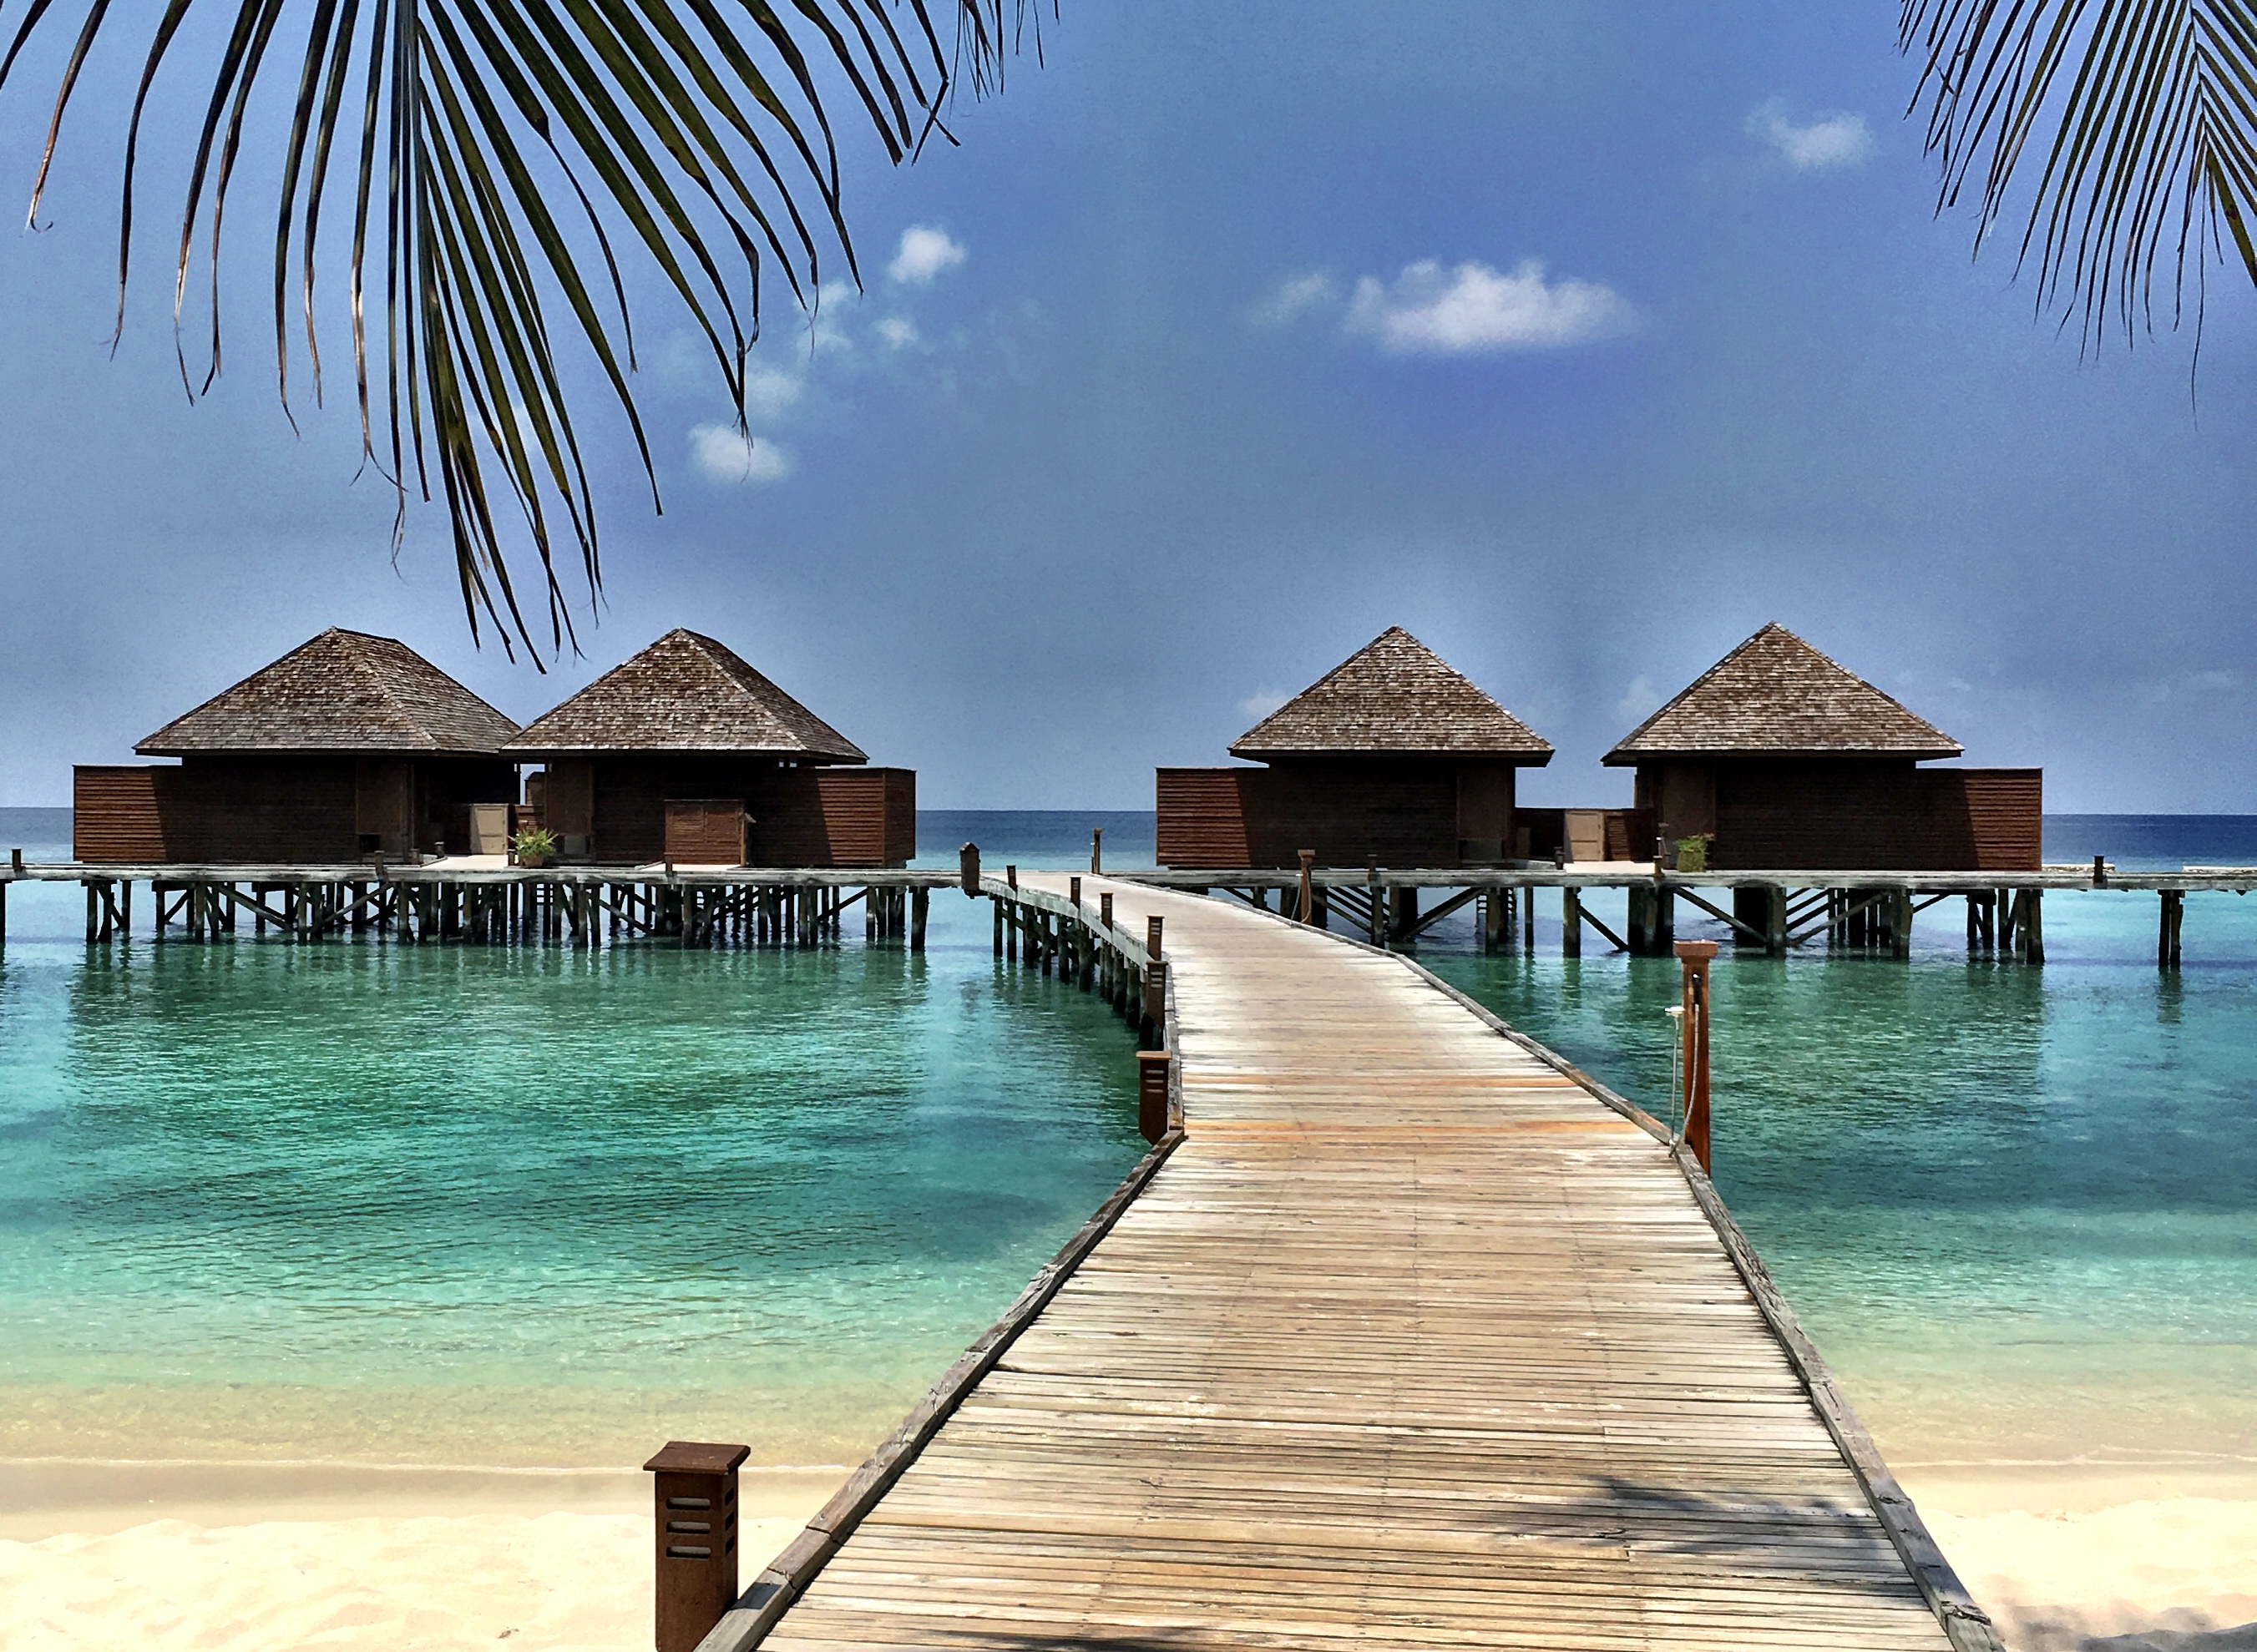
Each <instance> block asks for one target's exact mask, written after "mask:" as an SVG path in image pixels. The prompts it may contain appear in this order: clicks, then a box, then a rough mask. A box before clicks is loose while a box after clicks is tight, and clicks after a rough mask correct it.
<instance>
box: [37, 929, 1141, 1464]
mask: <svg viewBox="0 0 2257 1652" xmlns="http://www.w3.org/2000/svg"><path fill="white" fill-rule="evenodd" d="M41 893H44V894H46V895H47V897H48V899H47V901H46V907H54V908H55V911H54V912H53V913H52V914H49V913H46V907H43V906H42V905H41V904H40V903H39V901H38V900H35V899H25V898H24V897H23V895H21V894H19V897H18V902H17V904H16V907H15V909H14V910H12V911H11V914H10V915H11V920H13V921H12V922H11V942H10V945H9V947H8V950H7V954H6V957H5V960H4V962H0V1140H4V1141H5V1143H6V1147H5V1152H6V1155H7V1161H8V1164H9V1175H8V1176H7V1178H6V1182H5V1184H4V1187H0V1320H4V1324H5V1331H6V1334H5V1335H4V1336H0V1416H4V1417H5V1419H6V1421H5V1423H4V1427H5V1429H6V1431H7V1437H6V1438H5V1440H4V1441H0V1455H5V1456H9V1457H16V1458H24V1457H40V1456H67V1457H96V1458H175V1457H177V1458H207V1459H230V1460H287V1459H296V1458H355V1459H361V1460H370V1461H383V1462H414V1463H448V1462H479V1463H501V1464H548V1465H569V1464H581V1463H586V1464H607V1463H622V1462H630V1461H640V1458H641V1457H642V1456H644V1455H647V1452H648V1451H649V1450H650V1449H651V1447H652V1446H653V1444H655V1443H656V1442H657V1441H660V1440H662V1439H665V1438H667V1437H669V1436H679V1437H699V1436H701V1435H702V1436H704V1437H712V1438H725V1439H745V1440H747V1441H751V1442H753V1443H754V1448H755V1451H756V1456H755V1458H754V1460H755V1461H756V1462H768V1463H795V1462H796V1463H821V1462H840V1461H848V1460H853V1458H856V1457H859V1456H860V1454H861V1453H862V1452H863V1451H867V1449H868V1447H869V1446H870V1445H871V1444H874V1442H875V1441H876V1440H877V1439H878V1438H880V1437H882V1436H883V1435H884V1434H885V1433H886V1432H887V1431H888V1430H889V1429H890V1428H891V1427H892V1425H893V1423H895V1421H896V1420H898V1418H899V1416H900V1415H901V1414H902V1412H903V1411H904V1410H906V1409H907V1408H908V1407H909V1404H910V1403H911V1401H913V1400H914V1399H915V1397H916V1395H917V1394H919V1393H921V1392H923V1389H924V1387H926V1386H927V1385H928V1384H930V1382H931V1381H932V1380H933V1379H934V1378H935V1377H936V1376H937V1375H938V1374H939V1373H940V1372H941V1371H942V1370H943V1369H945V1367H946V1366H947V1365H948V1363H949V1362H950V1361H951V1360H952V1359H954V1357H955V1356H956V1355H957V1354H958V1353H959V1352H961V1351H962V1350H963V1348H964V1347H965V1345H966V1344H967V1343H969V1342H970V1341H971V1340H972V1339H973V1337H975V1336H976V1335H977V1334H978V1333H979V1332H980V1330H981V1329H983V1328H984V1327H985V1326H986V1325H987V1324H988V1322H989V1321H990V1320H992V1319H993V1318H994V1315H995V1314H996V1313H997V1312H998V1311H1000V1310H1001V1308H1002V1307H1003V1306H1004V1305H1005V1304H1006V1303H1008V1302H1009V1301H1010V1300H1011V1298H1012V1297H1013V1296H1014V1295H1016V1294H1017V1292H1018V1290H1019V1289H1020V1288H1021V1287H1022V1285H1023V1284H1024V1283H1025V1281H1026V1280H1027V1278H1028V1276H1029V1274H1032V1272H1033V1271H1034V1269H1035V1268H1036V1267H1038V1266H1039V1265H1040V1264H1041V1262H1042V1261H1044V1260H1046V1259H1047V1258H1048V1257H1049V1255H1050V1254H1051V1252H1053V1251H1054V1250H1055V1249H1056V1248H1057V1246H1058V1245H1059V1244H1060V1243H1061V1242H1062V1241H1063V1240H1064V1239H1065V1237H1066V1236H1067V1235H1068V1234H1070V1233H1071V1232H1072V1231H1073V1230H1074V1229H1075V1228H1076V1227H1077V1226H1079V1225H1080V1223H1081V1221H1082V1220H1083V1219H1084V1218H1085V1217H1086V1215H1087V1214H1088V1212H1089V1211H1090V1210H1091V1209H1093V1207H1094V1206H1095V1205H1096V1204H1098V1203H1099V1202H1100V1200H1101V1199H1102V1198H1103V1197H1104V1196H1105V1195H1106V1193H1107V1192H1108V1191H1109V1190H1111V1189H1112V1188H1113V1187H1114V1184H1115V1183H1117V1182H1118V1181H1119V1179H1120V1177H1121V1175H1122V1174H1123V1173H1124V1172H1125V1170H1126V1169H1127V1168H1128V1166H1129V1165H1130V1164H1131V1163H1133V1162H1134V1161H1135V1160H1136V1156H1137V1154H1139V1153H1140V1152H1141V1151H1142V1150H1143V1142H1142V1140H1140V1139H1139V1138H1138V1136H1137V1135H1136V1109H1135V1101H1134V1089H1135V1075H1134V1068H1133V1062H1132V1059H1131V1051H1132V1050H1133V1048H1134V1045H1133V1042H1132V1041H1131V1040H1130V1038H1129V1034H1128V1033H1127V1031H1126V1029H1125V1028H1124V1027H1122V1025H1121V1023H1120V1022H1119V1021H1118V1020H1115V1019H1114V1018H1113V1017H1112V1016H1111V1015H1110V1014H1109V1013H1107V1011H1106V1010H1105V1009H1104V1008H1102V1007H1101V1006H1100V1005H1099V1004H1098V1003H1097V1002H1096V1001H1095V1000H1093V999H1088V998H1086V997H1084V996H1083V995H1081V994H1079V993H1078V992H1070V991H1065V990H1062V989H1060V988H1059V987H1058V985H1056V984H1055V983H1051V982H1045V981H1043V980H1041V979H1040V978H1033V979H1029V978H1022V977H1019V976H1017V975H1016V974H1015V973H1011V974H1006V973H1005V972H1003V971H1001V970H999V969H997V968H996V967H995V966H994V964H993V963H992V961H991V958H990V956H989V951H988V926H987V921H986V907H985V906H984V904H983V905H980V906H979V907H976V908H975V907H974V906H973V903H972V902H970V901H967V900H965V899H964V898H963V897H962V896H960V895H956V894H952V893H943V894H939V895H936V897H935V898H934V902H933V913H934V925H933V931H932V935H931V940H930V946H929V949H928V950H927V952H926V953H925V954H924V955H923V957H921V958H913V957H909V956H908V955H907V954H906V953H905V952H903V951H900V950H889V949H888V950H874V951H865V950H863V949H862V947H861V946H860V944H859V940H858V939H856V940H850V942H849V943H848V944H847V945H845V947H842V948H840V949H838V950H829V951H822V952H812V953H719V952H715V953H702V952H691V953H685V952H683V951H681V950H676V949H673V948H669V947H664V946H654V947H626V948H620V949H618V950H607V951H604V952H600V953H598V954H595V955H593V956H586V955H577V954H574V953H571V952H570V951H566V950H513V949H493V950H485V949H478V948H461V947H428V948H401V947H395V946H391V945H379V944H371V943H348V944H338V945H322V946H311V947H308V946H296V945H290V944H287V943H273V942H268V943H263V944H262V943H258V942H248V943H246V942H244V941H242V940H238V941H237V942H236V943H235V944H232V945H219V946H211V947H191V946H187V945H185V944H170V945H166V946H164V947H158V946H155V945H153V944H152V943H151V942H149V941H148V940H147V939H146V938H145V937H144V938H142V939H139V940H137V941H135V942H132V943H131V944H130V945H128V946H125V947H122V948H116V949H105V950H99V951H96V952H93V953H89V952H88V950H87V949H85V948H84V947H83V946H82V945H81V944H80V943H78V942H76V941H75V940H73V939H68V938H45V939H42V938H37V937H38V936H39V935H40V934H41V933H42V932H46V934H47V935H50V936H51V937H53V935H54V932H55V931H57V930H58V929H60V930H62V931H64V932H65V934H66V935H67V928H68V922H69V920H70V919H71V918H73V917H74V915H75V914H74V911H73V904H74V900H75V897H76V895H77V891H76V890H75V889H74V888H72V889H68V890H67V892H63V891H57V892H41ZM848 928H849V929H850V931H852V930H853V929H855V928H856V926H855V924H854V922H853V914H849V925H848Z"/></svg>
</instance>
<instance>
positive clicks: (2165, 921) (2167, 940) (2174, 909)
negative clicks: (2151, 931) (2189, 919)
mask: <svg viewBox="0 0 2257 1652" xmlns="http://www.w3.org/2000/svg"><path fill="white" fill-rule="evenodd" d="M2185 923H2186V891H2185V890H2183V889H2166V890H2164V891H2163V892H2162V912H2161V923H2160V925H2159V927H2158V928H2157V930H2156V934H2155V967H2156V968H2157V969H2159V970H2176V969H2177V968H2178V967H2179V932H2180V930H2181V929H2182V928H2183V927H2184V926H2185Z"/></svg>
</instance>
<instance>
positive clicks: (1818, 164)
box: [1748, 98, 1873, 172]
mask: <svg viewBox="0 0 2257 1652" xmlns="http://www.w3.org/2000/svg"><path fill="white" fill-rule="evenodd" d="M1748 132H1749V135H1750V136H1751V137H1753V138H1758V139H1760V140H1761V141H1762V142H1764V143H1766V144H1768V145H1771V146H1772V148H1773V149H1775V150H1777V151H1778V152H1779V155H1780V158H1781V159H1784V160H1785V161H1786V164H1787V165H1788V166H1792V167H1794V169H1795V171H1797V172H1826V171H1829V170H1831V169H1832V168H1834V167H1836V166H1856V165H1857V162H1859V161H1861V160H1863V159H1865V157H1866V156H1868V155H1870V154H1871V153H1872V152H1873V134H1872V133H1871V131H1869V130H1868V129H1867V127H1866V125H1865V117H1864V116H1863V115H1850V114H1847V113H1843V112H1836V113H1835V114H1831V115H1819V116H1814V117H1812V118H1811V119H1810V120H1808V121H1807V122H1804V123H1801V124H1797V123H1795V122H1794V121H1792V120H1790V119H1788V118H1787V114H1786V104H1785V103H1783V102H1780V101H1779V99H1778V98H1773V99H1772V100H1771V102H1768V103H1759V104H1758V105H1757V106H1756V109H1755V111H1754V112H1753V113H1752V114H1751V115H1750V116H1748Z"/></svg>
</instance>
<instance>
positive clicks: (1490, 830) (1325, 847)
mask: <svg viewBox="0 0 2257 1652" xmlns="http://www.w3.org/2000/svg"><path fill="white" fill-rule="evenodd" d="M1230 754H1231V755H1232V756H1233V757H1236V758H1242V759H1249V760H1250V764H1255V765H1260V766H1244V767H1235V768H1164V769H1161V770H1160V771H1159V772H1158V777H1157V794H1158V809H1159V860H1160V863H1161V864H1162V865H1170V866H1218V867H1221V866H1249V867H1254V866H1291V865H1298V852H1299V851H1302V850H1304V849H1311V850H1314V851H1316V857H1317V863H1318V864H1319V865H1330V866H1361V865H1368V864H1372V863H1376V864H1379V865H1388V866H1457V865H1484V864H1494V863H1496V862H1498V861H1501V860H1503V859H1504V858H1507V857H1508V856H1511V855H1512V854H1514V853H1515V852H1516V851H1518V852H1519V853H1522V854H1525V853H1526V852H1527V849H1526V847H1525V845H1522V844H1517V843H1516V837H1517V836H1518V834H1517V832H1516V830H1515V822H1514V813H1513V796H1514V777H1515V775H1516V773H1517V772H1518V770H1520V769H1522V768H1527V767H1539V766H1542V765H1544V764H1546V763H1548V762H1550V761H1551V760H1552V746H1551V744H1550V743H1549V742H1548V741H1546V740H1545V739H1544V738H1542V737H1541V736H1539V735H1538V734H1537V733H1535V732H1534V731H1532V730H1531V729H1530V728H1529V727H1528V725H1527V724H1525V723H1523V722H1522V721H1521V720H1520V719H1519V718H1518V717H1514V716H1513V715H1512V713H1511V712H1510V711H1508V710H1505V709H1504V708H1503V706H1502V705H1499V704H1498V703H1497V702H1496V701H1495V700H1493V699H1491V698H1490V697H1489V695H1486V694H1484V693H1483V692H1482V690H1481V689H1479V688H1475V686H1474V684H1473V683H1471V682H1470V681H1468V680H1467V679H1466V678H1465V677H1464V676H1462V675H1461V674H1459V673H1458V672H1456V671H1454V670H1452V669H1451V668H1450V667H1449V666H1447V664H1445V663H1444V662H1443V661H1442V660H1441V659H1440V657H1439V656H1437V655H1436V654H1435V653H1434V652H1433V650H1432V649H1430V648H1428V647H1427V646H1426V645H1425V644H1424V643H1422V642H1420V641H1419V639H1417V638H1416V637H1413V636H1412V634H1411V633H1410V632H1407V631H1404V629H1403V628H1402V627H1401V626H1399V625H1397V626H1390V628H1389V629H1388V630H1387V631H1385V632H1382V633H1381V634H1380V635H1379V636H1378V637H1376V638H1375V639H1373V640H1372V641H1371V642H1369V644H1367V645H1366V646H1363V647H1362V648H1360V649H1358V650H1357V651H1356V652H1355V653H1354V654H1352V655H1350V656H1349V657H1348V659H1347V660H1344V661H1342V662H1341V664H1340V665H1339V666H1337V667H1334V669H1333V670H1331V671H1330V672H1327V674H1325V675H1324V676H1323V677H1321V678H1320V679H1319V680H1318V681H1316V682H1314V683H1312V685H1310V686H1309V687H1308V688H1305V689H1304V690H1302V691H1301V692H1300V693H1299V694H1298V695H1295V696H1294V697H1293V698H1292V699H1291V700H1289V701H1287V702H1285V703H1284V705H1282V706H1280V707H1279V708H1278V709H1277V710H1275V711H1273V712H1271V713H1270V715H1269V716H1268V717H1264V718H1263V720H1262V721H1261V722H1260V723H1258V724H1256V725H1255V726H1254V727H1253V728H1251V729H1249V730H1248V731H1246V732H1245V733H1244V734H1242V735H1241V736H1240V737H1239V738H1237V739H1235V740H1234V741H1232V742H1231V745H1230Z"/></svg>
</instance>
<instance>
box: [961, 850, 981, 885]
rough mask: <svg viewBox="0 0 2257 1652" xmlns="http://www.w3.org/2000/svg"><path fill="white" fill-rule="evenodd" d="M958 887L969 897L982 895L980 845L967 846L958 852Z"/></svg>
mask: <svg viewBox="0 0 2257 1652" xmlns="http://www.w3.org/2000/svg"><path fill="white" fill-rule="evenodd" d="M956 869H957V870H956V876H957V885H958V886H959V888H961V889H962V890H963V891H964V893H966V894H967V895H972V896H975V897H976V896H977V895H978V894H979V893H980V845H979V844H965V845H964V847H963V848H961V849H959V850H958V851H956Z"/></svg>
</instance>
